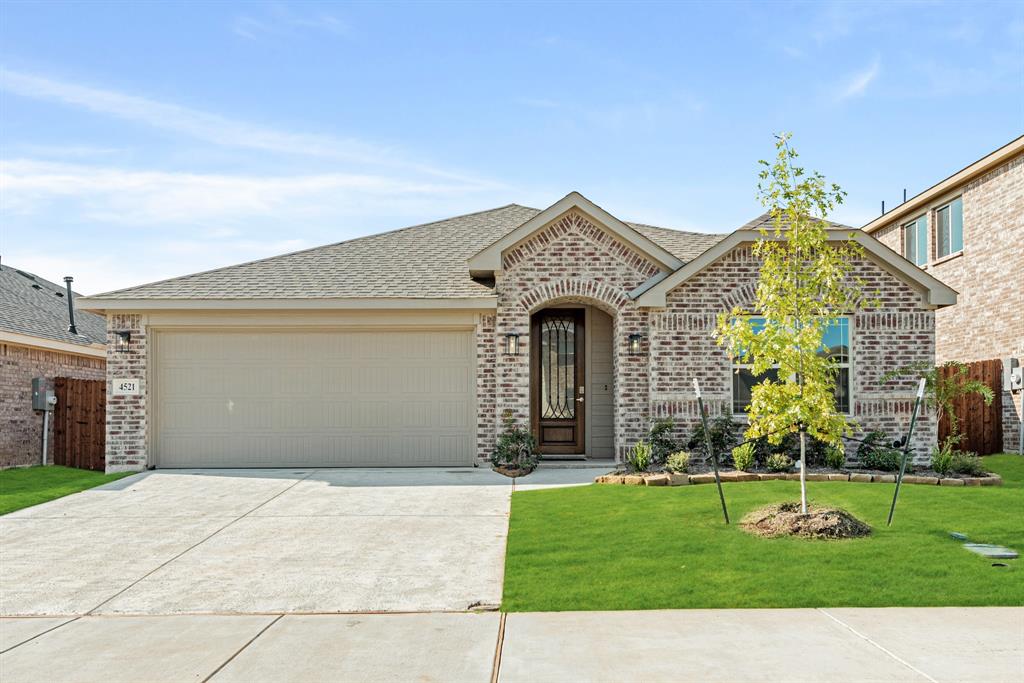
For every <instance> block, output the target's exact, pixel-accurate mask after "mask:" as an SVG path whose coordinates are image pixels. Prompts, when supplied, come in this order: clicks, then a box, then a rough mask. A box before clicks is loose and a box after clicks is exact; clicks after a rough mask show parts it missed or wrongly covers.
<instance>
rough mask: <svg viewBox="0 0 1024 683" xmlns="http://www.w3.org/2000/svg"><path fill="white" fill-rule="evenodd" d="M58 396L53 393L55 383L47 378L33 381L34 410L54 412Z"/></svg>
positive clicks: (36, 378)
mask: <svg viewBox="0 0 1024 683" xmlns="http://www.w3.org/2000/svg"><path fill="white" fill-rule="evenodd" d="M56 403H57V396H56V395H55V394H54V393H53V383H52V382H50V380H48V379H46V378H45V377H34V378H33V379H32V410H53V406H54V404H56Z"/></svg>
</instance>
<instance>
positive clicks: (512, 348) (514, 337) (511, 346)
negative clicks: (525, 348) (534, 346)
mask: <svg viewBox="0 0 1024 683" xmlns="http://www.w3.org/2000/svg"><path fill="white" fill-rule="evenodd" d="M505 355H506V356H518V355H519V335H518V334H516V333H515V332H509V333H508V334H506V335H505Z"/></svg>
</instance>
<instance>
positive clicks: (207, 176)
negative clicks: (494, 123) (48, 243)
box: [0, 159, 486, 226]
mask: <svg viewBox="0 0 1024 683" xmlns="http://www.w3.org/2000/svg"><path fill="white" fill-rule="evenodd" d="M480 190H481V188H479V187H477V186H475V185H472V184H467V183H458V182H452V181H440V180H433V181H424V180H417V179H402V178H393V177H387V176H381V175H371V174H358V173H324V174H313V175H299V176H256V175H226V174H212V173H177V172H168V171H138V170H131V169H122V168H110V167H103V166H93V165H84V164H71V163H55V162H49V161H38V160H34V159H14V160H10V161H3V162H0V200H2V204H0V206H2V211H3V213H4V214H5V215H7V216H8V217H11V216H18V215H30V214H36V213H40V212H45V211H47V210H48V209H49V208H50V206H51V205H52V204H53V203H54V202H58V201H66V200H71V201H73V202H75V213H74V214H73V215H75V216H76V217H77V218H78V219H82V220H88V221H102V222H106V223H111V224H118V225H133V226H145V225H161V224H179V223H180V224H192V225H196V226H198V225H202V224H204V223H206V222H209V221H237V220H239V219H249V218H259V219H261V220H266V219H275V218H276V219H282V218H284V217H286V216H287V217H290V218H298V217H302V216H311V215H365V214H366V213H368V212H370V211H374V210H382V209H387V213H389V214H391V215H394V213H395V211H398V212H399V213H401V208H402V206H403V204H408V203H411V204H414V205H416V206H424V205H425V204H428V203H430V202H436V203H439V204H446V203H455V202H454V201H453V200H465V199H466V198H467V197H469V196H473V195H475V194H478V193H479V192H480ZM485 195H486V193H485Z"/></svg>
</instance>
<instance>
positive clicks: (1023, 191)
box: [873, 155, 1024, 451]
mask: <svg viewBox="0 0 1024 683" xmlns="http://www.w3.org/2000/svg"><path fill="white" fill-rule="evenodd" d="M957 196H960V197H962V199H963V217H964V223H963V240H964V248H963V251H962V252H960V253H959V254H955V255H952V256H947V257H945V258H942V259H939V258H937V254H936V243H937V240H936V239H935V225H936V220H935V209H936V208H939V207H941V206H944V205H945V204H946V203H948V201H949V200H950V199H952V198H955V197H957ZM922 214H926V215H927V220H928V228H929V230H928V232H929V237H928V251H929V258H928V261H929V262H928V264H927V265H926V266H925V268H926V269H927V270H928V272H929V273H931V274H932V275H934V276H935V277H937V278H939V279H940V280H942V281H943V282H945V283H946V284H947V285H949V286H950V287H952V288H953V289H955V290H957V292H959V297H958V300H957V304H956V305H955V306H950V307H948V308H944V309H941V310H939V311H938V313H937V315H936V320H935V325H936V347H935V360H936V362H938V363H943V362H945V361H948V360H958V361H962V362H965V363H969V362H973V361H979V360H989V359H993V358H1000V359H1004V358H1007V357H1015V358H1018V359H1019V360H1020V362H1021V363H1024V315H1022V313H1021V312H1022V311H1024V288H1022V285H1021V276H1020V271H1021V265H1022V263H1024V155H1018V156H1016V157H1015V158H1013V159H1010V160H1009V161H1007V162H1006V163H1004V164H1003V165H1001V166H999V167H997V168H995V169H993V170H991V171H990V172H988V173H986V174H984V175H983V176H980V177H978V178H975V179H974V180H971V181H968V182H967V183H965V184H963V185H962V186H960V187H959V188H951V190H950V191H949V192H948V193H946V194H945V195H943V196H942V197H941V198H940V199H939V200H938V201H936V202H933V203H932V204H931V205H929V206H928V207H927V208H926V209H922V210H920V211H915V212H913V213H909V214H906V215H904V216H901V217H900V218H899V220H896V221H894V222H892V223H890V224H888V225H886V226H884V227H882V228H879V229H878V230H877V231H875V232H874V233H873V236H874V237H875V238H877V239H878V240H879V241H881V242H883V243H884V244H886V245H887V246H889V247H890V248H891V249H893V250H895V251H897V252H899V253H901V254H902V253H903V243H902V241H903V233H902V225H903V224H905V223H907V222H909V221H910V220H913V219H915V218H916V217H918V216H920V215H922ZM1020 415H1021V393H1020V392H1018V393H1017V394H1015V395H1011V393H1010V392H1009V391H1005V392H1003V448H1004V450H1007V451H1016V450H1017V445H1018V429H1019V421H1020Z"/></svg>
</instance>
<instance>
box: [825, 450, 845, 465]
mask: <svg viewBox="0 0 1024 683" xmlns="http://www.w3.org/2000/svg"><path fill="white" fill-rule="evenodd" d="M825 466H826V467H830V468H832V469H834V470H841V469H843V467H845V466H846V451H844V450H843V449H842V448H841V447H839V446H834V445H832V444H829V445H828V446H826V448H825Z"/></svg>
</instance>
